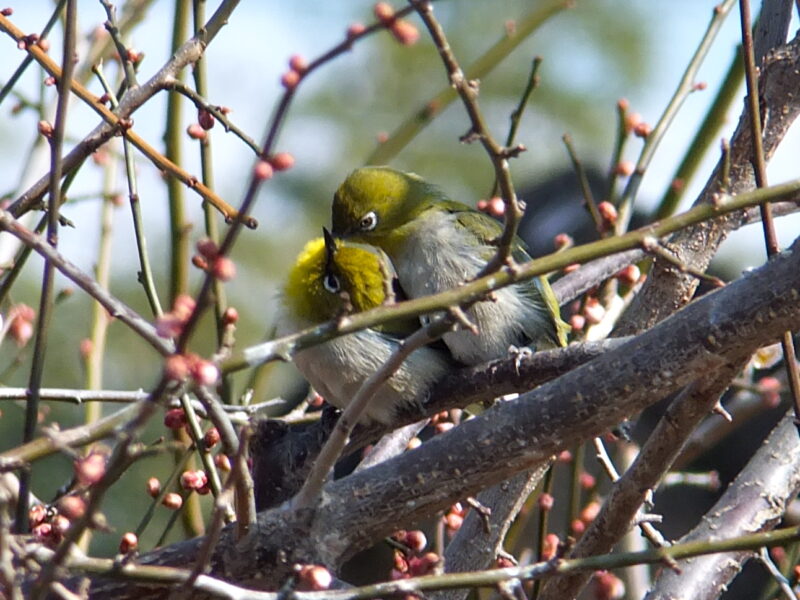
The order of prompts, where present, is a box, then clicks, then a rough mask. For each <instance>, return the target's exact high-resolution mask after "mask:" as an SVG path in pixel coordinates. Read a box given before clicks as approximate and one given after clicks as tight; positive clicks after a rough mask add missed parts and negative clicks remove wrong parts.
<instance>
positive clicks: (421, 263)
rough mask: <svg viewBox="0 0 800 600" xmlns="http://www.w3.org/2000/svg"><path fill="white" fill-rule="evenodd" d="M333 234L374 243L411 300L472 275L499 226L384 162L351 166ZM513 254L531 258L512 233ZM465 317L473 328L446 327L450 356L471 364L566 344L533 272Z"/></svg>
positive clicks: (551, 298) (541, 280)
mask: <svg viewBox="0 0 800 600" xmlns="http://www.w3.org/2000/svg"><path fill="white" fill-rule="evenodd" d="M332 213H333V215H332V217H333V219H332V220H333V233H334V234H336V235H338V236H341V237H344V238H347V239H351V240H353V241H357V242H363V243H368V244H372V245H374V246H378V247H379V248H381V249H383V250H384V251H385V252H386V253H387V254H388V255H389V258H391V260H392V263H393V264H394V266H395V269H396V270H397V275H398V278H399V281H400V285H401V286H402V288H403V290H404V291H405V293H406V294H407V295H408V296H409V297H411V298H418V297H420V296H427V295H430V294H436V293H438V292H443V291H445V290H450V289H453V288H456V287H458V286H459V285H461V284H462V283H464V282H466V281H469V280H470V279H472V278H474V277H475V276H476V275H477V274H478V272H480V270H481V269H483V267H484V266H485V265H486V264H487V262H488V261H489V260H491V258H492V256H494V254H495V253H496V251H497V246H496V240H497V239H498V238H499V237H500V235H501V234H502V231H503V227H502V225H501V224H500V223H499V222H498V221H496V220H495V219H493V218H492V217H490V216H488V215H486V214H484V213H481V212H478V211H477V210H474V209H472V208H470V207H469V206H467V205H465V204H462V203H460V202H456V201H454V200H451V199H450V198H448V197H447V196H446V195H445V193H444V192H443V191H442V190H441V189H439V188H438V187H437V186H435V185H433V184H431V183H428V182H427V181H425V180H424V179H422V178H421V177H419V176H418V175H415V174H413V173H404V172H402V171H397V170H395V169H391V168H389V167H364V168H361V169H356V170H355V171H353V172H352V173H351V174H350V175H348V177H347V179H345V181H344V183H343V184H342V185H341V186H340V187H339V189H338V191H337V192H336V194H335V195H334V198H333V210H332ZM512 257H513V258H514V260H515V261H517V262H518V263H522V262H527V261H529V260H531V257H530V255H529V254H528V251H527V250H526V248H525V244H524V242H523V241H522V240H521V239H519V238H516V239H515V240H514V248H513V250H512ZM493 297H494V298H493V299H492V300H489V301H485V302H478V303H476V304H475V305H474V306H473V307H472V308H470V310H469V312H468V315H469V317H470V318H471V319H472V321H473V322H474V323H475V324H476V325H477V327H478V330H479V334H478V335H474V334H473V333H472V332H470V331H468V330H465V329H461V330H458V331H453V332H450V333H446V334H445V335H444V342H445V343H446V344H447V347H448V348H449V349H450V352H451V353H452V354H453V356H454V357H455V358H456V359H457V360H459V361H461V362H463V363H466V364H469V365H474V364H478V363H482V362H485V361H487V360H491V359H494V358H498V357H500V356H503V355H505V354H506V353H507V352H508V350H509V347H510V346H524V345H529V344H533V345H534V346H535V348H537V349H542V348H549V347H556V346H565V345H566V332H567V330H568V326H567V324H566V323H564V321H562V320H561V317H560V314H559V308H558V302H557V301H556V298H555V295H554V294H553V290H552V289H551V287H550V284H549V283H548V282H547V279H546V278H545V277H538V278H535V279H532V280H529V281H525V282H521V283H518V284H515V285H512V286H508V287H505V288H502V289H500V290H497V291H495V292H494V293H493Z"/></svg>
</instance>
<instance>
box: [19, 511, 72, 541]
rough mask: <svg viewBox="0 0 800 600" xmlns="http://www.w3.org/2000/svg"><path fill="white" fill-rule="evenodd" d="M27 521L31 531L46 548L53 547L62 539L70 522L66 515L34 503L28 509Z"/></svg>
mask: <svg viewBox="0 0 800 600" xmlns="http://www.w3.org/2000/svg"><path fill="white" fill-rule="evenodd" d="M28 521H29V522H30V526H31V533H32V534H33V535H34V537H36V539H37V540H38V541H39V542H41V543H42V544H44V545H45V546H47V547H48V548H55V547H56V546H57V545H58V544H59V543H60V542H61V540H62V539H64V534H65V533H66V532H67V529H69V526H70V524H71V522H70V519H69V518H68V517H67V516H66V515H63V514H61V513H60V512H59V511H58V510H56V509H55V508H54V507H47V506H44V505H43V504H36V505H34V506H32V507H31V508H30V510H28Z"/></svg>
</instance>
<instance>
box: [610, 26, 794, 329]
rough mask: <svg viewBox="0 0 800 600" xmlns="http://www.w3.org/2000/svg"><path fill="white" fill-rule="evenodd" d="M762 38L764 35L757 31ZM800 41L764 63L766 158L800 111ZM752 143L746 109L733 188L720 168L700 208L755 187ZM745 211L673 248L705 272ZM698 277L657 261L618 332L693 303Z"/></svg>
mask: <svg viewBox="0 0 800 600" xmlns="http://www.w3.org/2000/svg"><path fill="white" fill-rule="evenodd" d="M757 35H758V33H757ZM798 66H800V39H798V38H795V39H794V40H793V41H792V42H791V43H789V44H787V45H785V46H780V47H778V48H776V49H775V50H773V51H772V53H771V54H768V55H767V56H766V58H765V59H764V65H763V67H762V71H761V72H762V76H761V78H760V83H761V91H760V95H761V97H762V100H763V103H762V114H763V115H764V119H765V121H764V128H763V131H764V156H765V158H766V159H767V160H769V158H770V157H771V156H772V155H773V154H774V153H775V150H777V148H778V145H779V144H780V143H781V141H782V140H783V137H784V135H785V134H786V132H787V131H788V129H789V127H790V125H791V124H792V123H793V122H794V120H795V119H796V118H797V115H798V113H800V95H798V94H797V89H798V88H800V68H798ZM751 155H752V142H751V131H750V125H749V120H748V117H747V111H746V110H745V111H744V112H743V114H742V116H741V118H740V120H739V125H738V127H737V128H736V132H735V133H734V135H733V139H732V141H731V145H730V182H731V184H730V189H727V190H723V189H722V183H721V180H722V177H721V174H722V167H723V165H722V162H720V164H719V165H718V166H717V168H716V170H715V171H714V173H713V174H712V176H711V178H710V179H709V181H708V183H707V184H706V187H705V189H704V190H703V192H702V193H701V194H700V196H699V197H698V198H697V200H696V201H695V206H698V205H701V204H709V203H711V204H713V203H714V202H716V201H717V200H718V198H719V195H720V194H721V193H729V194H734V195H735V194H740V193H742V192H747V191H749V190H752V189H753V188H754V187H755V178H754V175H753V168H752V165H751V164H750V157H751ZM744 218H745V215H744V213H740V212H736V213H731V214H728V215H725V216H720V217H718V218H715V219H710V220H708V221H704V222H702V223H698V224H697V225H694V226H692V227H688V228H686V229H685V230H682V231H680V232H678V233H676V234H675V235H673V236H672V238H671V239H670V248H671V249H673V250H674V251H675V253H676V256H677V258H678V259H679V260H680V262H681V263H682V264H684V265H686V266H688V267H690V268H691V269H695V270H699V271H705V270H706V268H707V267H708V265H709V263H710V262H711V259H712V258H713V256H714V255H715V254H716V252H717V249H718V248H719V245H720V244H721V243H722V242H723V241H724V240H725V238H726V237H727V236H728V234H729V233H730V232H731V231H733V230H734V229H736V228H738V227H739V226H740V225H741V221H742V220H743V219H744ZM696 287H697V279H696V278H695V277H693V276H692V275H688V274H687V273H685V272H681V271H680V270H679V269H677V268H675V267H674V266H673V265H671V264H669V263H666V262H662V261H656V263H655V265H654V267H653V271H652V273H651V274H650V277H648V279H647V282H646V283H645V285H644V287H643V288H642V291H641V293H639V295H638V296H637V297H636V298H635V299H634V301H633V303H632V304H631V307H630V308H629V309H628V311H627V312H626V313H625V314H624V315H623V318H622V320H621V321H620V325H619V327H618V328H617V331H616V333H617V334H618V335H631V334H632V333H636V332H638V331H642V330H643V329H646V328H647V327H650V326H652V325H653V324H655V323H657V322H658V321H660V320H661V319H663V318H664V317H666V316H667V315H670V314H672V313H673V312H675V311H676V310H678V309H679V308H680V307H681V306H684V305H685V304H686V303H687V302H689V300H691V298H692V295H693V294H694V290H695V288H696Z"/></svg>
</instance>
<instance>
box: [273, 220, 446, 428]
mask: <svg viewBox="0 0 800 600" xmlns="http://www.w3.org/2000/svg"><path fill="white" fill-rule="evenodd" d="M324 233H325V235H324V237H322V238H317V239H314V240H311V241H310V242H308V243H307V244H306V246H305V248H304V249H303V251H302V252H301V253H300V255H299V256H298V257H297V260H296V262H295V264H294V266H293V267H292V269H291V271H290V272H289V275H288V278H287V280H286V284H285V285H284V288H283V293H282V295H281V306H280V310H279V313H280V316H279V320H278V325H277V333H278V335H285V334H289V333H294V332H296V331H299V330H302V329H305V328H307V327H311V326H314V325H319V324H320V323H324V322H325V321H329V320H331V319H334V318H337V317H340V316H342V315H344V314H347V313H352V312H361V311H365V310H369V309H370V308H375V307H376V306H380V305H381V304H383V303H384V302H385V301H386V300H387V297H388V296H389V295H390V294H391V293H392V280H393V277H394V275H395V273H394V269H393V268H392V265H391V263H390V262H389V260H388V258H387V257H386V255H385V254H384V253H383V252H382V251H381V250H380V249H379V248H375V247H372V246H367V245H363V244H357V243H350V242H345V241H343V240H336V239H334V238H333V236H331V235H330V233H329V232H328V231H327V230H324ZM418 328H419V322H418V321H416V320H412V321H411V322H409V321H408V320H406V321H395V322H391V323H389V324H387V325H385V326H383V327H382V328H380V329H378V328H375V329H364V330H361V331H357V332H355V333H350V334H347V335H344V336H341V337H338V338H334V339H332V340H329V341H327V342H323V343H321V344H317V345H316V346H312V347H309V348H305V349H303V350H300V351H299V352H298V353H297V354H296V355H295V357H294V362H295V364H296V365H297V368H298V369H299V370H300V372H301V373H302V374H303V375H304V376H305V378H306V379H307V380H308V382H309V383H310V384H311V385H312V386H313V387H314V389H315V390H316V391H317V392H319V393H320V394H321V395H322V396H323V398H325V400H327V401H328V402H330V403H331V404H333V405H334V406H337V407H339V408H342V409H344V408H345V407H347V405H348V404H349V403H350V401H351V399H352V397H353V396H354V395H355V393H356V392H357V391H358V389H359V388H360V387H361V385H362V384H363V383H364V381H365V380H366V379H367V378H368V377H369V376H370V375H372V374H373V373H374V372H375V371H376V370H377V369H378V368H379V367H380V366H381V365H382V364H383V363H384V362H385V361H386V360H387V359H388V358H389V356H390V355H391V354H392V353H393V352H394V351H395V350H397V348H398V347H399V345H400V342H401V340H402V339H403V337H407V335H409V334H410V333H411V331H413V330H414V329H418ZM451 364H452V361H451V359H450V358H449V356H447V352H446V350H443V351H438V350H436V349H434V348H430V347H427V346H426V347H422V348H419V349H417V350H415V351H414V352H412V353H411V355H410V356H409V357H408V358H407V359H406V360H405V362H404V363H403V364H402V365H401V367H400V368H399V369H398V370H397V371H396V372H395V373H394V375H392V376H391V377H390V378H389V379H388V380H387V381H386V383H384V384H383V385H382V386H381V388H380V389H379V390H378V392H377V393H376V394H375V396H374V397H373V399H372V401H371V402H370V404H369V407H368V409H367V412H366V418H365V419H363V418H362V421H365V422H369V421H371V420H372V421H379V422H381V423H386V424H388V423H390V422H391V421H392V420H393V417H394V415H395V411H396V409H397V408H398V407H400V406H402V405H407V404H410V403H416V402H421V401H422V400H424V397H425V395H426V394H427V392H428V390H429V388H430V387H431V386H432V385H433V384H434V383H435V382H436V381H437V380H438V379H440V378H441V377H442V375H444V374H445V373H446V372H447V371H448V370H449V369H450V367H451Z"/></svg>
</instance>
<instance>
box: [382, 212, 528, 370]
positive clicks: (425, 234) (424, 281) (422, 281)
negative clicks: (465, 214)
mask: <svg viewBox="0 0 800 600" xmlns="http://www.w3.org/2000/svg"><path fill="white" fill-rule="evenodd" d="M454 220H455V217H454V215H452V214H449V213H435V216H433V217H432V218H430V219H427V220H426V224H425V226H424V228H422V229H419V230H418V231H417V232H415V234H414V235H413V236H412V237H411V239H409V240H408V242H407V243H406V244H405V245H404V246H403V248H402V249H401V250H400V251H399V252H396V253H395V255H394V256H390V257H391V259H392V260H393V262H394V265H395V269H396V271H397V275H398V278H399V279H400V285H401V286H402V287H403V290H405V292H406V294H408V296H409V297H411V298H418V297H420V296H428V295H431V294H436V293H439V292H443V291H445V290H450V289H453V288H456V287H458V286H459V285H461V284H463V283H464V282H466V281H469V280H470V279H472V278H474V277H475V275H477V274H478V272H479V271H480V270H481V269H482V268H483V267H484V266H485V265H486V261H484V260H483V259H481V258H480V257H479V254H480V250H481V248H480V247H478V248H476V247H475V246H472V245H469V244H468V243H467V242H468V240H465V239H464V236H463V235H461V234H460V233H459V231H458V227H459V226H458V225H457V224H456V223H455V222H454ZM483 249H487V247H485V246H484V247H483ZM492 250H493V249H492ZM520 285H533V284H532V283H524V284H520ZM518 289H519V288H518V286H510V287H506V288H503V289H501V290H498V291H496V292H495V293H494V300H487V301H484V302H479V303H477V304H475V305H474V306H473V307H472V308H471V309H470V310H469V311H468V313H467V314H468V316H469V317H470V319H471V320H472V321H473V322H474V323H475V324H476V325H477V326H478V330H479V334H478V335H474V334H473V333H472V332H470V331H467V330H460V331H454V332H451V333H447V334H445V335H444V341H445V343H446V344H447V347H448V348H449V349H450V351H451V352H452V354H453V356H454V357H455V358H456V359H457V360H459V361H461V362H463V363H466V364H469V365H474V364H479V363H482V362H486V361H487V360H491V359H494V358H498V357H501V356H504V355H505V354H506V353H507V352H508V348H509V346H511V345H517V344H522V343H526V333H525V331H526V324H527V325H530V321H531V319H533V320H537V319H539V318H540V316H539V314H538V312H537V311H535V310H534V309H533V308H532V307H531V306H529V303H526V302H523V298H522V297H521V296H520V294H519V291H518Z"/></svg>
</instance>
